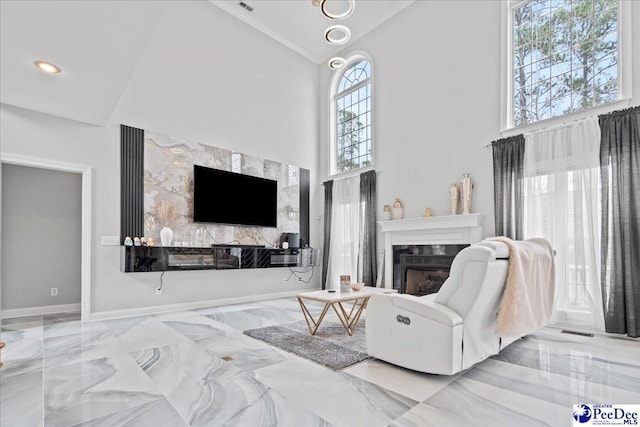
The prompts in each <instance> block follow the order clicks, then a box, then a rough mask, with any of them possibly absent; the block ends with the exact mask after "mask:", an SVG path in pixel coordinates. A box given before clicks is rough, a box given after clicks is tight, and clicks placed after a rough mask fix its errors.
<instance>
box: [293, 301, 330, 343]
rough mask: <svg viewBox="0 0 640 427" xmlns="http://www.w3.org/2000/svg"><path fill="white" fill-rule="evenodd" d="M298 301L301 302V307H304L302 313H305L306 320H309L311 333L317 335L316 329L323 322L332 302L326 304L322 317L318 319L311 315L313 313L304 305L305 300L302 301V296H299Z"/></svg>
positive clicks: (308, 325)
mask: <svg viewBox="0 0 640 427" xmlns="http://www.w3.org/2000/svg"><path fill="white" fill-rule="evenodd" d="M298 302H299V303H300V308H302V314H304V320H306V321H307V327H308V328H309V332H311V335H315V334H316V331H317V330H318V327H319V326H320V323H322V320H323V319H324V316H325V315H326V314H327V311H328V310H329V306H330V305H331V304H330V303H325V304H324V308H323V309H322V313H320V317H319V318H318V320H317V321H316V320H315V319H314V318H313V316H312V315H311V313H310V312H309V309H307V307H306V306H305V305H304V302H302V298H300V297H298ZM312 324H313V327H312V326H311V325H312Z"/></svg>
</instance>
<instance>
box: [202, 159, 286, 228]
mask: <svg viewBox="0 0 640 427" xmlns="http://www.w3.org/2000/svg"><path fill="white" fill-rule="evenodd" d="M277 191H278V190H277V181H275V180H272V179H266V178H259V177H255V176H249V175H242V174H239V173H234V172H228V171H223V170H220V169H212V168H207V167H204V166H198V165H194V166H193V222H210V223H218V224H235V225H254V226H259V227H277V226H278V220H277V209H278V193H277Z"/></svg>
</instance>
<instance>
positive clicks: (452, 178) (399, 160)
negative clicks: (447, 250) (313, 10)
mask: <svg viewBox="0 0 640 427" xmlns="http://www.w3.org/2000/svg"><path fill="white" fill-rule="evenodd" d="M633 6H635V7H634V8H633V9H634V10H633V21H634V22H633V24H634V25H633V27H634V29H635V30H637V29H639V28H640V3H638V4H634V5H633ZM356 13H357V11H356ZM500 26H501V2H500V1H481V0H467V1H463V0H459V1H436V0H433V1H416V2H415V3H413V4H412V5H411V6H409V7H407V8H406V9H405V10H404V11H402V12H401V13H400V14H398V15H397V16H395V17H393V18H392V19H390V20H389V21H387V22H386V23H384V24H383V25H382V26H381V27H379V28H377V29H376V30H374V31H373V32H372V33H370V34H369V35H367V36H365V37H363V38H362V39H360V40H357V41H356V42H355V43H354V44H353V45H351V46H349V47H348V48H347V49H345V50H344V51H343V52H342V53H341V55H342V56H344V57H348V56H349V55H350V54H351V53H353V52H356V51H365V52H367V53H369V54H370V55H371V57H372V59H373V65H374V97H375V98H374V120H375V125H374V138H375V142H374V143H375V149H376V151H375V167H376V169H377V170H379V171H380V172H381V173H380V175H379V176H378V204H379V206H378V212H379V215H380V214H381V212H382V207H383V205H384V204H391V203H392V202H393V201H394V198H396V197H398V198H400V200H401V201H402V203H403V205H404V217H405V218H416V217H420V216H422V214H423V212H424V209H425V208H426V207H431V208H432V211H433V214H434V215H447V214H448V213H449V194H448V188H449V186H450V185H451V184H452V183H454V182H458V181H459V180H460V179H461V177H462V173H464V172H469V173H471V178H472V181H473V182H474V192H473V197H472V212H481V213H483V214H485V215H486V216H485V220H484V224H483V232H484V235H485V236H492V235H493V234H494V230H495V228H494V212H493V169H492V167H493V166H492V163H493V160H492V151H491V149H490V148H485V147H484V145H485V144H487V143H490V142H491V141H493V140H496V139H498V138H500V137H501V134H500V40H501V39H500V37H501V31H500V30H501V28H500ZM633 38H634V40H633V53H634V54H633V61H634V70H635V71H634V72H635V86H634V97H633V100H632V101H631V104H630V105H638V104H640V72H639V70H640V31H635V34H633ZM332 76H333V73H332V72H331V71H330V70H329V69H328V68H327V67H326V66H324V67H322V68H321V75H320V80H319V81H320V95H321V102H322V106H321V109H320V114H321V117H322V119H321V123H322V124H321V138H320V141H323V142H324V141H328V140H329V138H328V134H327V132H326V129H327V128H328V125H327V123H328V122H327V112H328V106H327V103H326V99H327V97H328V93H329V87H330V83H331V78H332ZM328 149H329V147H328V144H326V143H325V144H324V145H323V151H322V154H321V166H320V172H321V174H322V179H326V174H327V171H328V170H329V168H328V163H327V162H328V159H329V152H328Z"/></svg>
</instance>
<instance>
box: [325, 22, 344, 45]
mask: <svg viewBox="0 0 640 427" xmlns="http://www.w3.org/2000/svg"><path fill="white" fill-rule="evenodd" d="M350 38H351V31H350V30H349V29H348V28H347V27H345V26H344V25H332V26H330V27H329V28H327V30H326V31H325V32H324V39H325V40H326V41H327V43H329V44H333V45H341V44H345V43H346V42H348V41H349V39H350Z"/></svg>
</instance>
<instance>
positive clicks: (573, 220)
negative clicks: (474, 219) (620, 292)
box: [523, 117, 604, 331]
mask: <svg viewBox="0 0 640 427" xmlns="http://www.w3.org/2000/svg"><path fill="white" fill-rule="evenodd" d="M525 139H526V144H525V155H524V176H525V188H524V198H525V203H524V223H523V227H524V237H525V238H532V237H543V238H545V239H547V240H549V241H550V242H551V244H552V245H553V247H554V249H555V250H556V300H555V305H556V310H555V314H554V322H555V323H557V324H562V325H568V326H578V327H582V328H587V329H591V330H596V331H603V330H604V316H603V309H602V294H601V291H600V194H601V192H600V190H599V187H600V175H599V173H600V172H599V150H600V128H599V126H598V119H597V117H593V118H589V119H585V120H580V121H577V122H574V123H571V124H567V125H562V126H558V127H555V128H551V129H546V130H541V131H538V132H534V133H531V134H528V135H525Z"/></svg>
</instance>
